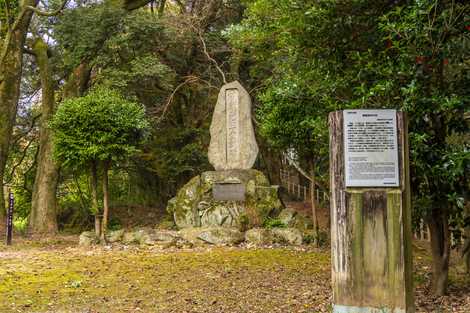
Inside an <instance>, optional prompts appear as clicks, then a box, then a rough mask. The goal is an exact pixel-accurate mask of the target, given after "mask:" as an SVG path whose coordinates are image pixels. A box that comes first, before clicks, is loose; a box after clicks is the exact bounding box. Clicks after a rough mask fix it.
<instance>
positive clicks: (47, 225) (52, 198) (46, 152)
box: [29, 38, 59, 234]
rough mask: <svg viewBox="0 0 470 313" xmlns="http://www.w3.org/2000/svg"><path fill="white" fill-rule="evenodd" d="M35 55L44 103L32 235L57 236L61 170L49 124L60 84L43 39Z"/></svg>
mask: <svg viewBox="0 0 470 313" xmlns="http://www.w3.org/2000/svg"><path fill="white" fill-rule="evenodd" d="M33 53H34V56H35V58H36V62H37V64H38V67H39V75H40V77H41V95H42V101H41V118H40V125H39V127H40V131H39V153H38V156H37V169H36V179H35V181H34V187H33V196H32V203H31V214H30V217H29V231H30V232H31V233H33V234H43V233H47V234H54V233H56V232H57V199H56V191H57V185H58V182H59V166H58V165H57V164H56V162H54V159H53V158H51V155H52V152H53V146H52V131H51V130H50V128H49V125H48V123H49V121H50V120H51V119H52V117H53V115H54V112H55V99H54V98H55V97H54V91H55V87H56V84H55V82H54V80H53V78H52V69H51V64H50V61H49V55H48V46H47V44H46V43H45V42H44V40H43V39H42V38H37V39H36V40H35V41H34V43H33Z"/></svg>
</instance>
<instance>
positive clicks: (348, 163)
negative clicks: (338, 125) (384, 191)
mask: <svg viewBox="0 0 470 313" xmlns="http://www.w3.org/2000/svg"><path fill="white" fill-rule="evenodd" d="M343 121H344V125H343V129H344V136H343V137H344V162H345V180H346V182H345V183H346V187H396V186H399V184H400V183H399V172H398V143H397V112H396V110H344V111H343Z"/></svg>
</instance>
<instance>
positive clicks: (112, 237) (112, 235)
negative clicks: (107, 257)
mask: <svg viewBox="0 0 470 313" xmlns="http://www.w3.org/2000/svg"><path fill="white" fill-rule="evenodd" d="M124 232H125V230H124V229H118V230H112V231H110V232H108V233H107V234H106V240H107V241H108V242H110V243H114V242H118V241H121V240H122V237H123V236H124Z"/></svg>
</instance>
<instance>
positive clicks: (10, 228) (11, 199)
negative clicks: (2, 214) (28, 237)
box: [7, 190, 15, 246]
mask: <svg viewBox="0 0 470 313" xmlns="http://www.w3.org/2000/svg"><path fill="white" fill-rule="evenodd" d="M8 199H9V201H8V212H7V246H10V245H11V239H12V235H13V208H14V205H15V199H14V197H13V192H11V190H9V192H8Z"/></svg>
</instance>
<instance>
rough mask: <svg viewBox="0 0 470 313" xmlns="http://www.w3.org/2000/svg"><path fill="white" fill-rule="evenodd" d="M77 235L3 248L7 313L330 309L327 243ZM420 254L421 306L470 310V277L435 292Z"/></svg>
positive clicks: (0, 295) (0, 271) (2, 300)
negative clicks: (189, 244) (97, 239)
mask: <svg viewBox="0 0 470 313" xmlns="http://www.w3.org/2000/svg"><path fill="white" fill-rule="evenodd" d="M75 240H76V238H72V241H71V240H70V238H65V239H64V238H63V239H61V240H55V241H54V240H52V241H49V242H47V243H46V244H44V246H43V245H41V244H38V243H36V242H23V243H20V244H17V245H16V246H14V247H8V248H6V247H4V246H0V312H41V313H43V312H50V313H52V312H54V313H56V312H57V313H59V312H73V313H81V312H87V313H98V312H100V313H105V312H106V313H114V312H116V313H117V312H162V313H163V312H165V313H170V312H174V313H185V312H188V313H189V312H198V313H204V312H207V313H215V312H220V313H222V312H223V313H225V312H231V313H238V312H246V313H248V312H249V313H255V312H259V313H261V312H263V313H264V312H283V313H285V312H330V310H331V305H330V301H331V299H330V296H331V286H330V260H329V258H330V257H329V250H327V249H325V250H315V249H310V248H296V249H294V248H275V249H245V248H210V247H206V248H196V249H191V250H177V249H174V250H171V249H166V250H165V249H161V248H155V247H154V248H140V247H122V246H116V247H112V248H109V247H108V248H107V247H97V248H94V249H80V248H77V247H76V246H75V245H76V242H75ZM416 259H417V261H416V262H415V271H416V274H415V277H416V282H417V288H416V290H417V291H416V295H417V300H416V304H417V307H418V310H417V311H418V312H460V313H468V312H470V310H469V309H468V308H470V291H469V289H468V285H469V280H468V278H466V277H465V276H464V275H460V274H459V273H457V272H452V273H451V281H452V286H451V296H448V297H442V298H438V299H436V298H433V297H432V296H430V295H429V291H428V290H429V288H428V282H429V278H430V277H429V274H428V273H429V266H430V264H429V257H428V255H427V254H426V251H425V250H422V249H420V250H418V252H417V256H416ZM464 286H467V289H465V288H464ZM439 310H440V311H439Z"/></svg>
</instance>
